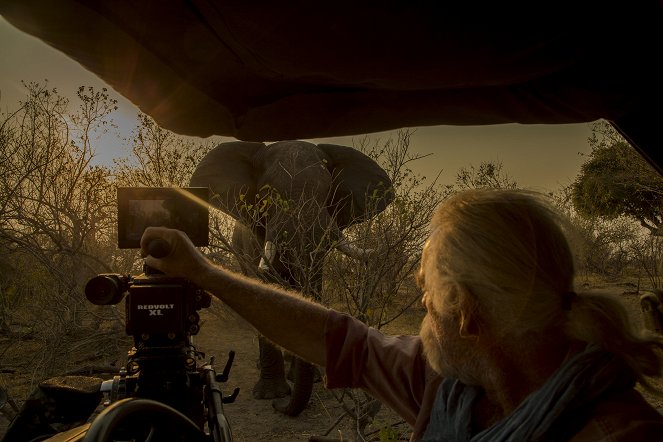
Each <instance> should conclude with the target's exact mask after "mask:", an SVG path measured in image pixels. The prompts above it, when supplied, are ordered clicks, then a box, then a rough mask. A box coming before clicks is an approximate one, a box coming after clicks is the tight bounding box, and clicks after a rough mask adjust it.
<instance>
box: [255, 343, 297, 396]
mask: <svg viewBox="0 0 663 442" xmlns="http://www.w3.org/2000/svg"><path fill="white" fill-rule="evenodd" d="M258 346H259V349H260V356H259V358H260V359H259V361H258V364H259V367H260V379H258V382H257V383H256V385H255V386H254V387H253V397H254V398H255V399H275V398H282V397H284V396H286V395H288V394H289V393H290V386H289V385H288V383H287V382H286V380H285V368H284V363H283V353H282V351H281V349H280V348H278V347H276V346H275V345H274V344H272V343H271V342H269V341H268V340H267V339H266V338H264V337H263V336H259V337H258Z"/></svg>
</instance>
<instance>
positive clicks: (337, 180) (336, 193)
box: [318, 144, 394, 229]
mask: <svg viewBox="0 0 663 442" xmlns="http://www.w3.org/2000/svg"><path fill="white" fill-rule="evenodd" d="M318 147H319V148H320V149H321V150H322V151H323V152H325V153H326V154H327V156H328V157H329V158H330V160H331V161H330V163H329V164H328V165H327V166H328V167H329V170H330V172H331V173H332V177H333V185H334V187H333V189H332V194H331V196H330V201H329V204H330V205H331V206H332V207H333V208H334V210H335V215H336V223H337V224H338V226H339V227H340V228H341V229H343V228H345V227H347V226H349V225H351V224H354V223H358V222H361V221H364V220H366V219H369V218H371V217H372V216H374V215H377V214H378V213H380V212H382V211H383V210H384V209H385V208H386V207H387V206H388V205H389V203H391V202H392V201H393V199H394V191H393V187H392V183H391V180H390V179H389V176H388V175H387V172H385V171H384V170H383V169H382V168H381V167H380V165H379V164H378V163H376V162H375V161H374V160H373V159H372V158H370V157H368V156H367V155H365V154H363V153H361V152H360V151H358V150H357V149H354V148H352V147H348V146H339V145H336V144H319V145H318Z"/></svg>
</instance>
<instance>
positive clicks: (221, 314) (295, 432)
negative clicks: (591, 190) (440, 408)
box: [0, 284, 663, 442]
mask: <svg viewBox="0 0 663 442" xmlns="http://www.w3.org/2000/svg"><path fill="white" fill-rule="evenodd" d="M591 288H592V289H593V290H605V291H609V292H611V293H614V294H617V295H619V296H620V297H621V298H622V299H623V300H624V301H625V303H626V305H627V307H628V309H629V312H630V313H631V315H632V318H633V320H634V321H635V322H636V324H637V325H641V324H642V322H641V321H642V319H641V317H642V315H641V312H640V307H639V302H638V298H639V294H638V293H637V292H636V291H635V290H634V286H632V285H630V284H603V285H601V286H593V287H591ZM421 315H422V312H421V311H415V312H413V313H412V314H409V315H408V316H406V317H403V318H402V319H401V320H400V321H399V322H398V323H396V324H394V325H393V326H392V327H390V328H388V329H387V330H386V332H388V333H416V331H417V329H418V326H419V321H420V318H421ZM1 344H2V343H1V342H0V346H1ZM194 344H195V345H196V347H197V348H198V349H199V350H201V351H203V352H205V353H206V358H209V357H210V356H215V358H216V362H215V366H216V368H217V371H218V372H221V371H222V370H223V367H224V365H225V362H226V359H227V355H228V352H229V351H230V350H234V351H235V352H236V355H235V362H234V364H233V368H232V370H231V371H230V376H229V380H228V382H227V383H225V384H222V388H223V391H224V394H226V395H227V394H230V393H231V392H232V390H233V389H234V388H235V387H239V388H240V393H239V396H238V397H237V400H236V401H235V402H234V403H231V404H226V405H225V406H224V410H225V413H226V416H227V418H228V420H229V422H230V425H231V429H232V432H233V436H234V440H235V441H238V442H244V441H252V442H253V441H308V440H309V438H311V437H313V436H318V437H319V436H327V437H329V438H333V439H330V440H339V441H352V440H355V437H354V436H353V434H354V431H353V429H352V425H353V422H352V421H351V420H350V419H349V418H348V417H345V418H343V419H341V421H340V423H338V420H339V418H340V417H341V416H342V415H343V409H342V407H341V405H340V404H339V402H338V401H337V400H336V399H335V398H334V396H333V395H332V394H331V393H330V392H329V391H327V390H325V389H324V387H323V386H322V384H321V383H316V385H315V386H314V391H313V396H312V399H311V401H310V403H309V406H308V407H307V408H306V409H305V410H304V411H303V412H302V414H301V415H299V416H297V417H287V416H283V415H281V414H279V413H277V412H276V411H274V409H273V408H272V406H271V401H269V400H256V399H253V397H252V394H251V390H252V388H253V385H254V383H255V381H256V379H257V378H258V369H257V367H256V361H257V357H258V342H257V335H256V333H255V331H254V330H253V328H252V327H251V326H249V325H248V324H246V323H245V322H244V321H243V320H241V319H240V318H238V317H237V316H236V315H234V314H233V313H232V312H230V311H227V310H226V309H224V308H223V306H221V305H220V303H216V304H215V305H213V307H212V308H210V309H208V310H204V311H202V312H201V332H200V333H199V334H198V335H197V336H196V337H195V342H194ZM0 350H2V348H0ZM1 366H2V361H0V368H1ZM13 378H14V379H13ZM14 381H16V382H14ZM0 382H1V384H0V385H3V386H6V387H10V393H12V388H11V386H12V385H13V386H14V387H15V388H19V387H20V385H21V384H25V383H26V382H28V379H19V377H18V376H16V375H13V374H9V373H2V372H1V371H0ZM645 396H646V397H647V399H648V400H649V401H650V402H651V403H652V404H653V405H655V406H656V407H661V406H663V401H661V400H660V399H658V398H655V397H653V396H651V395H648V394H646V393H645ZM2 420H3V419H2V418H1V417H0V423H1V421H2ZM385 428H390V429H392V430H393V431H394V432H393V433H392V437H394V436H395V437H394V438H392V439H387V440H407V438H408V437H409V432H410V428H409V427H408V426H407V425H406V424H403V423H402V421H401V420H400V419H399V418H398V416H396V415H395V414H394V413H392V412H391V411H390V410H388V409H385V408H384V407H383V409H382V410H381V411H380V413H379V414H378V415H377V418H376V420H375V422H374V423H373V424H372V425H371V426H369V428H368V431H367V433H368V435H369V438H368V439H367V440H380V437H379V432H380V429H385ZM2 434H4V430H3V427H2V426H1V425H0V436H1V435H2Z"/></svg>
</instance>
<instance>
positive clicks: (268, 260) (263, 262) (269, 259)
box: [254, 241, 276, 270]
mask: <svg viewBox="0 0 663 442" xmlns="http://www.w3.org/2000/svg"><path fill="white" fill-rule="evenodd" d="M275 257H276V244H274V243H273V242H271V241H265V248H264V250H263V256H262V257H261V258H260V264H259V265H258V268H259V269H260V270H269V269H270V268H271V264H272V263H273V262H274V258H275ZM254 262H255V261H254Z"/></svg>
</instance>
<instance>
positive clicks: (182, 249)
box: [140, 227, 213, 283]
mask: <svg viewBox="0 0 663 442" xmlns="http://www.w3.org/2000/svg"><path fill="white" fill-rule="evenodd" d="M154 240H162V241H165V242H166V243H167V244H168V246H169V247H168V249H170V251H169V253H168V254H167V255H166V256H162V257H160V258H156V257H154V256H150V255H149V244H150V242H152V241H154ZM140 252H141V255H142V256H143V257H145V264H147V265H148V266H150V267H152V268H154V269H157V270H160V271H162V272H164V273H165V274H167V275H170V276H178V277H182V278H186V279H188V280H190V281H192V282H194V283H197V281H196V279H198V278H199V277H201V276H202V275H203V274H204V273H205V272H206V271H207V270H209V269H210V268H211V267H213V265H212V263H211V262H210V261H209V260H208V259H207V258H205V256H204V255H203V254H202V253H201V252H200V250H198V249H197V248H196V247H195V246H194V245H193V243H192V242H191V240H190V239H189V237H188V236H187V235H186V234H185V233H184V232H182V231H180V230H175V229H168V228H166V227H148V228H147V229H145V232H144V233H143V237H142V238H141V240H140Z"/></svg>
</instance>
